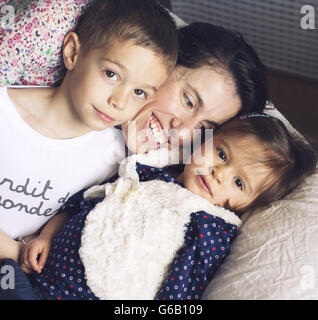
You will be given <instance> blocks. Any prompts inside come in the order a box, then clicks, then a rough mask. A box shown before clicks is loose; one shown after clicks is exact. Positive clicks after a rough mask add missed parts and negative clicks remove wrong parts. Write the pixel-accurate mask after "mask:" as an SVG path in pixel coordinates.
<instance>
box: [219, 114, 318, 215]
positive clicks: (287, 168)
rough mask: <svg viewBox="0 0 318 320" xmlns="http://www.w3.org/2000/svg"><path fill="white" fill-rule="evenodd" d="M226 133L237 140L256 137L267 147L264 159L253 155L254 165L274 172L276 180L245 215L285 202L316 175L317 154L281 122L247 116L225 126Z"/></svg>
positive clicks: (265, 188) (245, 209) (272, 174)
mask: <svg viewBox="0 0 318 320" xmlns="http://www.w3.org/2000/svg"><path fill="white" fill-rule="evenodd" d="M221 128H222V127H221ZM226 132H228V133H230V134H232V135H236V136H237V135H239V136H244V135H251V134H252V135H254V136H256V137H257V138H258V140H259V141H260V143H264V146H265V148H264V152H261V155H260V154H255V153H253V155H252V158H253V159H252V160H251V161H255V162H257V165H264V166H265V167H266V168H268V169H270V172H271V176H273V177H274V179H273V180H271V179H269V181H270V182H269V183H267V184H265V185H264V189H263V190H262V191H261V192H260V194H259V195H258V196H257V197H256V198H255V199H254V201H253V202H252V203H251V204H250V205H249V206H248V207H246V208H244V209H243V210H241V211H247V210H251V209H255V208H257V207H261V206H266V205H268V204H270V203H272V202H274V201H277V200H279V199H281V198H283V197H284V196H286V195H287V194H288V193H290V192H291V191H292V190H293V189H294V188H295V187H297V186H298V185H299V184H300V183H301V182H302V181H303V180H304V179H305V178H306V177H307V176H309V175H310V174H312V173H313V172H314V171H315V168H316V165H317V153H316V152H315V151H314V150H313V149H312V147H311V146H310V145H309V144H308V143H305V142H304V141H302V140H300V139H299V138H296V137H292V136H291V134H290V133H289V132H288V130H287V128H286V126H285V125H284V123H283V122H282V121H280V120H279V119H277V118H274V117H271V116H267V115H265V114H262V115H261V116H255V115H247V116H244V115H243V116H241V117H236V118H234V119H233V120H230V121H229V122H228V123H227V124H225V125H224V128H222V133H223V134H224V133H226ZM242 152H244V150H242Z"/></svg>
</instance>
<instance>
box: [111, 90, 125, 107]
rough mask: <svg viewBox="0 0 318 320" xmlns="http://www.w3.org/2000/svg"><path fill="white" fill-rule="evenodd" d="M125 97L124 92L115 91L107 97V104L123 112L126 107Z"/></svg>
mask: <svg viewBox="0 0 318 320" xmlns="http://www.w3.org/2000/svg"><path fill="white" fill-rule="evenodd" d="M125 97H126V94H125V92H124V90H116V91H115V92H113V93H112V94H111V95H110V96H109V99H108V104H109V105H110V106H111V107H113V108H114V109H117V110H123V109H125V107H126V102H125V100H126V98H125Z"/></svg>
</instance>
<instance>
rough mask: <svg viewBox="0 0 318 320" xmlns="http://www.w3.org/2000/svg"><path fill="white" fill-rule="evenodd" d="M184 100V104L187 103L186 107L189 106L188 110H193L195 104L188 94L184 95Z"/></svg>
mask: <svg viewBox="0 0 318 320" xmlns="http://www.w3.org/2000/svg"><path fill="white" fill-rule="evenodd" d="M183 98H184V102H185V104H186V106H187V107H188V108H190V109H191V110H193V108H194V104H193V102H192V101H191V99H190V98H189V96H188V95H187V94H186V93H184V94H183Z"/></svg>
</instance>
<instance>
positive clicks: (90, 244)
mask: <svg viewBox="0 0 318 320" xmlns="http://www.w3.org/2000/svg"><path fill="white" fill-rule="evenodd" d="M168 155H170V158H168ZM171 155H172V152H169V151H168V150H166V149H161V150H159V151H152V152H150V153H149V154H148V155H133V156H132V157H129V158H127V159H125V160H124V161H123V163H122V164H121V166H120V169H119V175H120V178H119V179H118V180H117V181H115V182H114V183H112V184H106V185H103V186H95V187H92V188H91V189H89V190H88V191H86V193H85V195H84V197H85V198H93V197H96V196H105V195H106V197H105V199H104V200H103V201H102V202H100V203H98V204H97V205H96V207H95V208H94V209H93V210H92V211H91V212H90V213H89V214H88V216H87V220H86V224H85V227H84V229H83V233H82V244H81V248H80V251H79V253H80V257H81V260H82V262H83V264H84V267H85V272H86V279H87V284H88V286H89V287H90V289H91V290H92V292H93V293H94V294H95V295H96V296H97V297H98V298H100V299H124V300H127V299H128V300H129V299H153V298H154V297H155V295H156V293H157V290H158V289H159V287H160V285H161V283H162V281H163V279H164V278H165V275H166V272H167V271H168V268H169V263H170V262H171V261H172V260H173V258H174V256H175V254H176V252H177V251H178V249H179V248H180V247H181V246H182V245H183V242H184V231H185V225H186V224H187V223H188V222H189V221H190V215H191V213H192V212H197V211H200V210H204V211H206V212H207V213H210V214H213V215H215V216H218V217H221V218H223V219H224V220H225V221H226V222H229V223H232V224H234V225H237V226H239V225H240V219H239V218H238V217H237V216H236V215H235V214H234V213H232V212H230V211H228V210H225V209H223V208H220V207H217V206H214V205H212V204H211V203H210V202H208V201H207V200H205V199H202V198H201V197H199V196H197V195H195V194H193V193H191V192H190V191H188V190H187V189H185V188H182V187H181V186H179V185H177V184H175V183H166V182H164V181H159V180H153V181H147V182H140V181H139V176H138V174H137V172H136V161H137V162H139V163H143V164H146V165H151V166H155V167H163V166H166V165H168V164H172V163H176V162H177V159H176V157H174V155H172V156H171ZM160 159H161V160H160ZM158 160H159V161H158ZM162 160H163V161H162Z"/></svg>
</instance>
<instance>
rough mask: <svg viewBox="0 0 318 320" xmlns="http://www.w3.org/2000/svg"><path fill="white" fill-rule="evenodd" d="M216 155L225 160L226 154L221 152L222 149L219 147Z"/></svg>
mask: <svg viewBox="0 0 318 320" xmlns="http://www.w3.org/2000/svg"><path fill="white" fill-rule="evenodd" d="M218 155H219V158H220V159H221V160H222V161H223V162H226V160H227V157H226V154H225V153H224V152H223V150H221V149H219V150H218Z"/></svg>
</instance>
